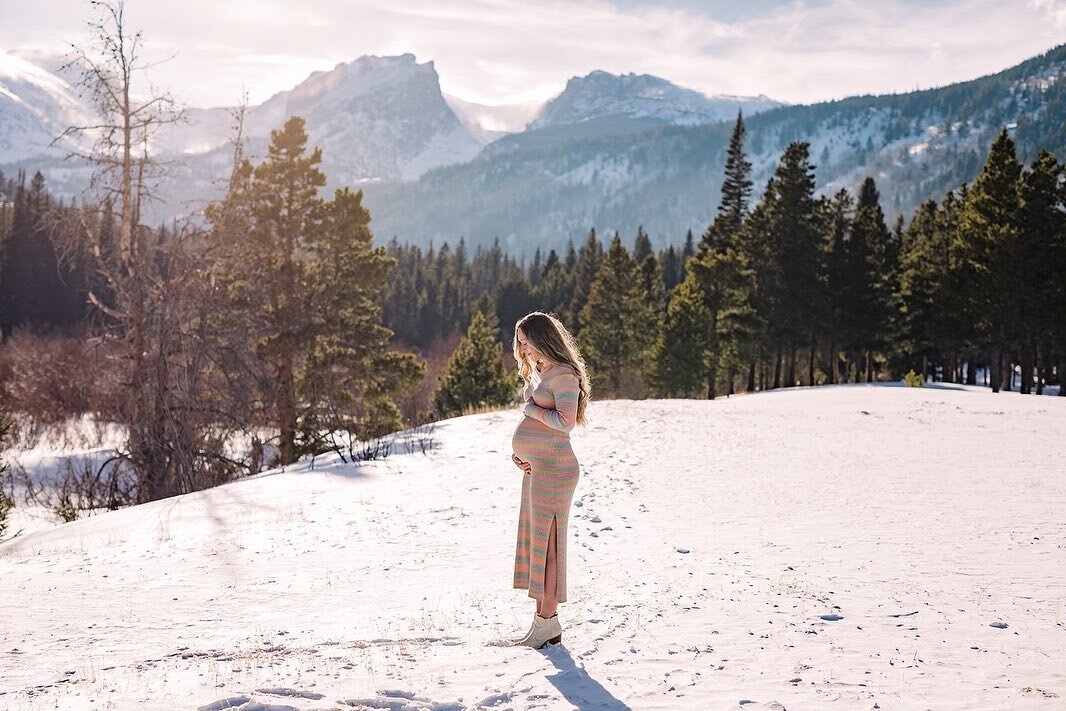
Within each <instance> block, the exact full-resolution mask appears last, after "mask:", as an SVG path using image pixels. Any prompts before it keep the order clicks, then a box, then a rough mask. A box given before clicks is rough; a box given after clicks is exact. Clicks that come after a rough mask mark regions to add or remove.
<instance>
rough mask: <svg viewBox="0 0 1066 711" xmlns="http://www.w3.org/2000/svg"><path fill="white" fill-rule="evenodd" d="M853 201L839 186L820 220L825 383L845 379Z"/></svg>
mask: <svg viewBox="0 0 1066 711" xmlns="http://www.w3.org/2000/svg"><path fill="white" fill-rule="evenodd" d="M854 208H855V201H854V200H853V199H852V197H851V193H849V192H848V191H847V189H846V188H841V189H840V190H838V191H837V193H836V194H835V195H834V196H833V197H832V199H831V200H829V201H828V202H827V203H826V204H825V206H824V214H823V216H822V223H823V225H824V229H825V231H826V235H827V240H826V250H827V254H826V280H827V283H826V287H827V289H828V292H829V303H828V309H827V312H826V320H825V323H824V328H823V333H824V334H825V337H826V338H827V339H828V341H829V346H828V348H829V350H828V354H829V371H828V375H829V383H830V384H834V383H837V382H841V381H843V380H845V379H846V373H845V374H843V375H844V376H845V377H842V374H841V373H840V348H841V346H843V345H844V344H847V343H850V342H851V341H852V340H854V334H853V333H852V332H851V331H850V326H851V324H850V322H849V319H848V313H849V309H850V307H851V302H850V298H849V293H848V291H847V289H848V277H849V273H848V262H847V260H848V254H847V249H848V241H849V240H850V238H851V222H852V218H853V215H854Z"/></svg>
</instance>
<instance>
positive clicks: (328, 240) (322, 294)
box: [296, 188, 425, 453]
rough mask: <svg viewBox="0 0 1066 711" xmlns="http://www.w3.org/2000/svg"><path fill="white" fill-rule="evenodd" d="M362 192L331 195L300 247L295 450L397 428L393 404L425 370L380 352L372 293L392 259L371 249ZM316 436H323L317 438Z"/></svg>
mask: <svg viewBox="0 0 1066 711" xmlns="http://www.w3.org/2000/svg"><path fill="white" fill-rule="evenodd" d="M362 198H363V193H362V191H358V192H355V193H353V192H351V191H350V190H348V188H344V189H343V190H337V191H336V192H335V193H334V196H333V200H332V201H330V202H328V203H325V204H324V205H323V211H322V220H321V222H320V223H319V224H318V225H317V229H316V230H315V233H314V234H313V235H312V236H311V239H310V240H309V241H308V242H307V243H306V245H305V247H306V250H307V257H306V262H307V274H308V277H309V280H308V283H307V284H306V285H305V286H304V288H306V289H307V291H308V293H307V297H306V299H307V303H308V305H309V308H310V310H311V311H312V313H313V314H314V316H315V318H314V319H313V321H312V323H311V324H310V325H309V334H308V335H309V339H308V340H309V342H308V343H305V344H304V350H305V351H306V356H305V359H304V361H303V364H302V367H300V368H299V370H298V371H297V380H296V395H297V398H298V400H299V402H300V403H301V408H302V412H301V413H300V417H299V444H298V451H299V452H301V453H315V452H319V451H322V450H323V449H337V447H338V445H339V441H338V439H337V437H336V434H335V433H339V432H342V433H344V435H345V437H344V438H342V439H341V440H340V441H342V442H346V443H351V441H352V439H353V438H354V439H358V440H362V441H366V440H368V439H371V438H374V437H379V436H381V435H383V434H385V433H388V432H392V431H395V430H397V429H399V428H400V425H401V417H400V413H399V410H398V409H397V407H396V404H395V399H396V398H397V397H399V396H401V395H403V394H404V393H406V392H407V391H408V390H410V389H411V388H412V387H414V385H416V384H417V383H418V381H420V380H421V379H422V377H423V375H424V374H425V366H424V365H423V364H422V363H421V362H419V361H418V360H416V359H415V357H414V356H413V355H410V354H407V353H398V352H392V351H390V350H389V349H388V342H389V339H390V338H391V337H392V335H393V334H392V331H390V330H389V329H387V328H385V327H384V326H382V325H381V315H380V314H381V309H380V307H379V306H378V303H377V301H378V295H379V294H380V292H381V290H382V289H383V288H384V285H385V280H386V278H387V276H388V272H389V269H390V268H391V267H392V266H393V264H394V261H393V260H392V259H390V258H389V257H388V256H387V254H386V253H385V249H384V248H383V247H374V246H373V234H372V233H371V231H370V212H369V211H368V210H367V209H366V208H365V207H364V206H363V204H362ZM323 432H325V433H328V434H326V435H325V439H323V434H322V433H323Z"/></svg>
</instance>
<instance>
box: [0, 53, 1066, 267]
mask: <svg viewBox="0 0 1066 711" xmlns="http://www.w3.org/2000/svg"><path fill="white" fill-rule="evenodd" d="M54 69H55V67H54V66H51V65H49V64H48V63H47V62H43V61H37V60H36V59H35V58H34V57H33V56H29V55H22V56H17V55H15V54H12V53H7V54H0V170H2V171H4V172H5V173H6V174H12V173H13V172H14V171H15V170H18V169H20V168H24V169H26V170H28V171H31V172H32V171H33V170H37V169H40V170H41V171H42V172H43V173H44V174H45V176H46V178H47V179H48V184H49V186H50V189H51V190H52V191H53V192H55V193H59V194H68V195H75V194H78V193H79V192H80V191H81V190H82V188H83V186H84V185H86V184H87V182H88V172H87V169H85V168H82V167H78V166H77V165H75V164H72V163H69V162H63V160H62V159H63V156H64V155H65V154H66V153H67V152H69V149H70V148H71V147H72V146H70V145H63V144H62V143H61V144H60V145H49V144H50V143H51V140H52V138H54V137H55V136H56V135H58V134H59V133H61V132H62V130H63V128H65V127H66V126H69V125H84V124H85V123H87V122H89V120H90V118H91V115H92V112H91V108H90V107H89V106H88V105H87V104H86V103H85V101H84V99H82V98H81V97H80V96H79V95H78V94H77V92H76V91H75V89H74V88H73V87H71V85H70V84H69V83H68V81H67V80H66V79H65V78H64V76H63V75H62V73H59V72H57V71H54ZM1064 73H1066V45H1064V46H1060V47H1057V48H1055V49H1053V50H1051V51H1049V52H1047V53H1046V54H1044V55H1042V56H1040V57H1036V58H1034V59H1031V60H1028V61H1027V62H1024V63H1022V64H1020V65H1018V66H1016V67H1013V68H1011V69H1008V70H1005V71H1003V72H1000V73H999V74H996V75H992V76H989V77H983V78H980V79H975V80H973V81H969V82H963V83H959V84H953V85H950V86H947V87H943V88H939V89H929V90H925V91H919V92H911V93H907V94H895V95H885V96H862V97H852V98H849V99H844V100H841V101H833V102H823V103H817V104H811V105H797V106H786V105H783V104H782V103H781V102H777V101H774V100H772V99H770V98H768V97H766V96H761V95H759V96H754V97H734V96H705V95H703V94H701V93H699V92H696V91H692V90H690V89H685V88H683V87H679V86H677V85H674V84H672V83H670V82H669V81H667V80H665V79H662V78H659V77H654V76H648V75H635V74H624V75H614V74H608V73H607V72H602V71H595V72H592V73H590V74H588V75H586V76H584V77H573V78H571V79H570V80H569V81H568V82H567V85H566V88H565V89H564V90H563V91H562V93H560V94H559V95H558V96H556V97H555V98H553V99H551V100H550V101H548V102H547V103H545V104H543V105H538V104H524V105H513V106H485V105H479V104H474V103H471V102H467V101H464V100H462V99H460V98H457V97H451V96H445V95H444V94H442V92H441V89H440V83H439V78H438V75H437V73H436V70H435V68H434V66H433V63H432V62H424V63H418V61H417V60H416V59H415V57H414V56H413V55H410V54H405V55H401V56H396V57H371V56H367V57H362V58H360V59H357V60H355V61H353V62H349V63H342V64H338V65H337V66H336V67H334V68H333V69H332V70H329V71H320V72H315V73H313V74H311V76H309V77H308V78H307V79H306V80H304V81H303V82H302V83H300V84H299V85H297V86H296V87H294V88H293V89H291V90H289V91H284V92H280V93H278V94H276V95H274V96H273V97H271V98H270V99H268V100H267V101H265V102H263V103H262V104H259V105H256V106H250V107H248V109H247V112H246V118H245V127H244V139H245V142H246V150H247V152H248V153H249V154H250V155H251V156H253V157H261V156H263V155H264V154H265V150H266V146H267V143H268V141H269V135H270V131H271V130H272V129H275V128H278V127H280V126H281V124H282V123H283V122H284V120H285V118H286V117H288V116H291V115H294V114H297V115H301V116H303V117H304V118H305V119H306V120H307V129H308V134H309V140H310V143H311V144H312V145H315V146H318V147H321V148H322V150H323V164H322V169H323V171H324V172H325V173H326V175H327V176H328V178H329V181H330V187H337V186H341V185H353V186H356V187H360V188H362V189H364V191H365V193H366V203H367V205H368V206H369V207H370V209H371V212H372V214H373V215H374V223H373V226H374V230H375V233H376V234H377V235H378V237H379V239H388V238H390V237H392V236H396V237H398V238H399V239H400V240H401V241H407V242H413V243H421V244H428V243H429V242H431V241H433V242H436V243H438V244H439V243H440V242H442V241H452V242H454V241H457V240H458V239H459V238H460V237H465V238H466V240H467V242H468V243H469V244H472V245H473V244H486V243H489V242H491V241H492V240H494V239H496V238H499V239H500V240H501V242H502V243H503V244H504V246H505V247H506V248H507V249H508V250H509V251H511V252H512V253H516V254H527V253H532V251H533V250H534V249H535V248H536V247H537V246H542V247H555V248H561V247H562V246H564V245H565V244H566V242H567V241H575V242H577V241H579V240H581V239H583V237H584V235H585V234H586V233H587V232H588V230H589V229H590V228H592V227H595V228H596V229H597V230H598V231H599V232H600V233H601V234H602V233H608V234H609V233H611V232H613V231H616V230H617V231H619V232H621V233H623V234H625V235H630V236H631V235H632V234H635V233H636V230H637V227H638V225H642V226H643V227H644V229H645V231H647V232H648V233H649V234H650V235H651V237H652V240H653V242H654V243H657V244H659V245H665V244H667V243H678V242H679V241H681V240H682V239H684V235H685V233H686V232H687V231H688V230H693V231H694V232H696V233H699V232H701V231H702V230H703V229H704V228H705V227H706V225H707V224H708V223H709V221H710V219H711V217H712V216H713V213H714V210H715V208H716V206H717V200H718V190H719V187H720V185H721V180H722V168H723V166H724V162H725V148H726V145H727V143H728V139H729V134H730V131H731V130H732V125H733V122H734V121H735V117H736V115H737V112H738V111H740V112H743V115H744V117H745V124H746V126H747V129H748V134H747V143H746V146H745V148H746V150H747V152H748V154H749V158H750V160H751V162H752V164H753V173H752V177H753V179H754V181H755V187H756V197H757V195H758V193H759V192H760V191H761V188H762V186H764V185H765V182H766V180H767V179H768V178H769V176H770V175H771V174H772V172H773V169H774V167H775V165H776V162H777V160H778V158H779V157H780V154H781V152H782V151H783V150H784V148H785V147H786V146H787V145H788V143H790V142H792V141H797V140H804V141H808V142H809V143H810V145H811V157H812V161H813V162H814V163H815V164H816V165H817V169H816V174H817V178H818V188H819V191H820V192H824V193H829V192H835V191H836V190H838V189H840V188H843V187H846V188H852V189H853V188H854V187H855V186H856V185H857V184H858V183H860V182H861V181H862V179H863V178H864V177H865V176H866V175H872V176H873V177H874V178H875V179H876V180H877V183H878V186H879V188H880V191H881V195H882V202H883V204H884V206H885V209H886V212H887V213H888V214H889V215H890V216H894V215H896V214H905V213H908V212H910V211H911V210H913V209H914V208H915V207H916V206H917V205H918V204H919V203H920V202H922V201H923V200H925V199H927V198H929V197H933V198H939V197H940V196H941V195H942V194H943V193H944V191H946V190H949V189H953V188H955V187H958V185H959V184H961V183H962V182H964V181H969V180H972V179H973V177H974V176H975V175H976V173H977V172H978V171H979V169H980V167H981V164H982V163H983V159H984V156H985V154H986V153H987V150H988V146H989V145H990V143H991V140H992V138H993V137H994V135H995V134H996V133H998V131H999V130H1001V129H1002V128H1003V127H1007V128H1009V129H1010V130H1011V131H1012V132H1013V133H1014V134H1015V139H1016V142H1017V143H1018V145H1019V152H1020V154H1021V157H1023V158H1031V157H1033V156H1035V152H1036V151H1037V150H1038V149H1039V148H1040V147H1045V148H1048V149H1050V150H1052V151H1053V152H1055V153H1056V155H1058V156H1059V158H1060V159H1061V158H1063V157H1064V153H1066V151H1064V149H1066V145H1064V142H1066V128H1064V116H1066V100H1064V95H1066V83H1064V82H1063V77H1064ZM232 126H233V110H232V109H228V108H210V109H195V108H193V109H188V110H187V121H186V122H185V123H183V124H179V125H177V126H175V127H174V128H172V129H171V130H168V131H167V132H165V133H163V134H162V135H160V136H159V137H158V139H157V143H156V145H155V149H156V152H157V153H159V154H162V155H165V156H170V157H177V158H179V159H180V160H179V161H178V164H177V167H175V168H174V169H173V170H172V173H171V176H170V177H169V178H168V179H167V181H166V183H165V184H164V185H162V186H160V188H159V190H158V192H159V193H160V194H163V195H166V196H168V201H167V203H165V204H156V205H155V206H154V208H153V211H152V213H151V217H152V219H165V218H168V217H172V216H174V215H177V214H185V213H189V212H195V211H196V210H197V209H198V208H199V207H200V206H202V204H203V203H204V202H205V201H206V200H210V199H213V198H215V197H217V196H218V194H219V191H220V189H221V188H220V185H221V183H222V178H223V177H224V176H226V175H227V174H228V167H229V162H230V160H231V154H232V149H231V147H230V145H229V141H230V139H231V137H232V134H233V128H232Z"/></svg>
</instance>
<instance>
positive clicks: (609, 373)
mask: <svg viewBox="0 0 1066 711" xmlns="http://www.w3.org/2000/svg"><path fill="white" fill-rule="evenodd" d="M642 292H643V289H642V288H641V285H640V277H639V272H638V270H637V265H636V264H635V263H634V262H633V258H632V257H631V256H630V255H629V252H628V251H626V248H625V245H623V244H622V239H621V238H620V237H618V236H617V235H615V238H614V240H613V241H612V242H611V247H610V249H609V250H608V251H607V256H606V257H605V258H604V260H603V265H602V267H601V268H600V270H599V273H598V274H597V276H596V280H595V281H594V282H593V283H592V289H591V290H590V293H589V299H588V302H587V303H586V304H585V307H584V308H583V309H582V310H581V315H580V320H581V323H582V324H583V327H582V329H581V333H580V335H579V337H578V339H579V341H580V342H581V344H582V346H583V351H584V354H585V360H586V362H587V363H588V365H589V369H590V370H591V372H592V377H593V378H598V379H600V380H601V381H606V383H607V389H608V390H609V391H610V392H612V393H615V394H617V393H618V392H619V390H620V389H621V387H622V385H623V378H624V377H625V375H626V373H627V371H629V370H631V369H633V368H634V367H635V366H638V365H640V360H641V357H642V356H643V355H644V353H645V349H646V348H647V347H648V343H647V341H646V335H647V330H648V324H649V322H650V320H651V318H652V317H651V314H650V309H649V307H648V302H647V299H646V298H645V295H644V294H643V293H642Z"/></svg>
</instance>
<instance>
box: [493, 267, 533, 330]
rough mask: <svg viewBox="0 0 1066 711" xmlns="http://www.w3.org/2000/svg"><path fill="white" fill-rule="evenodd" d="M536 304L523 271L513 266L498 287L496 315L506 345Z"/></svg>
mask: <svg viewBox="0 0 1066 711" xmlns="http://www.w3.org/2000/svg"><path fill="white" fill-rule="evenodd" d="M535 303H536V301H535V299H534V294H533V292H532V289H530V288H529V282H528V281H527V280H526V278H525V276H523V275H522V270H521V269H519V268H518V267H517V266H515V265H512V266H511V268H510V271H509V272H508V274H507V275H506V276H505V277H504V278H503V279H501V280H500V283H499V284H497V285H496V315H497V318H498V319H499V323H500V327H501V329H502V331H503V338H504V342H505V343H506V342H509V341H510V340H511V338H512V337H513V336H514V327H515V324H516V323H518V319H520V318H522V317H523V316H525V315H526V314H528V313H529V312H530V311H533V310H534V305H535Z"/></svg>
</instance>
